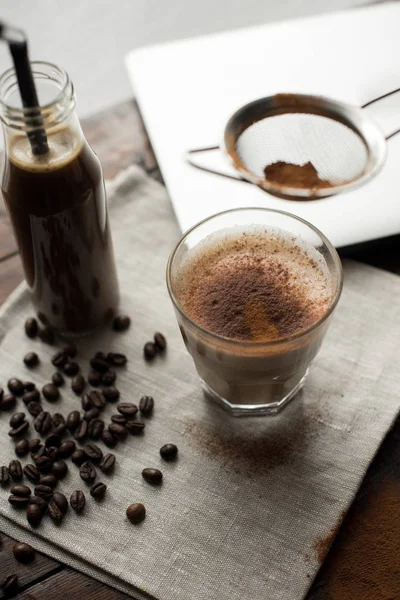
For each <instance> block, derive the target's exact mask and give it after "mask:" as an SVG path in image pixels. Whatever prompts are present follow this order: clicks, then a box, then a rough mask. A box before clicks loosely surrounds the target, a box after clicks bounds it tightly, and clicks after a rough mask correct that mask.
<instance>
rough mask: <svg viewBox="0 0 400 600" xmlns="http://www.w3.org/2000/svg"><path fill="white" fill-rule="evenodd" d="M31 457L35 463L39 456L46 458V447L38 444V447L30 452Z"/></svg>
mask: <svg viewBox="0 0 400 600" xmlns="http://www.w3.org/2000/svg"><path fill="white" fill-rule="evenodd" d="M31 456H32V458H33V460H34V461H35V462H36V461H37V460H38V458H40V457H41V456H47V449H46V446H45V445H44V444H42V443H41V442H40V446H38V448H37V449H36V450H35V451H34V452H31Z"/></svg>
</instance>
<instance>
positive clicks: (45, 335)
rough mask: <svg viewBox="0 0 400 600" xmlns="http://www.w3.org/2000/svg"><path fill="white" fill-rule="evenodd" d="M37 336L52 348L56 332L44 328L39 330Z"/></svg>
mask: <svg viewBox="0 0 400 600" xmlns="http://www.w3.org/2000/svg"><path fill="white" fill-rule="evenodd" d="M37 334H38V336H39V338H40V339H41V340H42V342H44V343H45V344H48V345H49V346H52V345H53V344H54V342H55V335H54V332H53V331H52V330H51V329H50V327H42V328H41V329H38V332H37Z"/></svg>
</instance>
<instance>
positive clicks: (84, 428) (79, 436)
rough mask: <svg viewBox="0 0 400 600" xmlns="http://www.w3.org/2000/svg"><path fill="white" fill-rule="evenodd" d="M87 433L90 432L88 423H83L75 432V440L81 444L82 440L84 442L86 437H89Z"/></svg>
mask: <svg viewBox="0 0 400 600" xmlns="http://www.w3.org/2000/svg"><path fill="white" fill-rule="evenodd" d="M87 432H88V424H87V421H81V422H80V423H79V425H78V427H77V429H76V430H75V433H74V438H75V439H76V440H77V441H78V442H80V441H81V440H83V439H84V438H85V437H86V436H87Z"/></svg>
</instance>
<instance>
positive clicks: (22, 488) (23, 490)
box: [10, 483, 31, 498]
mask: <svg viewBox="0 0 400 600" xmlns="http://www.w3.org/2000/svg"><path fill="white" fill-rule="evenodd" d="M10 492H11V493H12V494H13V495H14V496H24V497H25V498H29V496H30V495H31V489H30V488H29V487H28V486H27V485H22V484H21V483H19V484H18V483H17V484H16V485H12V486H11V488H10Z"/></svg>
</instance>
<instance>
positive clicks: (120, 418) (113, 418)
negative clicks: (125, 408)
mask: <svg viewBox="0 0 400 600" xmlns="http://www.w3.org/2000/svg"><path fill="white" fill-rule="evenodd" d="M111 421H112V422H113V423H118V424H119V425H125V423H126V422H127V419H126V417H124V416H123V415H111Z"/></svg>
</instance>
